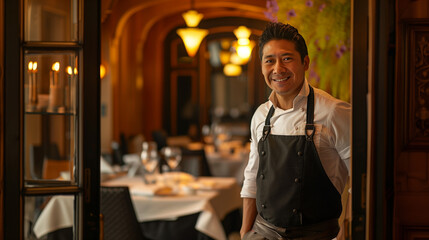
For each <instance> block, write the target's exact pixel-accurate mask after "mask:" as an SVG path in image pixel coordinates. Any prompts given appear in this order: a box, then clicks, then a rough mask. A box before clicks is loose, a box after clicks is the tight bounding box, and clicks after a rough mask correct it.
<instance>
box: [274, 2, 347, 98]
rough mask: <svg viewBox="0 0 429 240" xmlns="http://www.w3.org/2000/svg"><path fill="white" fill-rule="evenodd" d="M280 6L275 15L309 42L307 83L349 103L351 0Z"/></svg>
mask: <svg viewBox="0 0 429 240" xmlns="http://www.w3.org/2000/svg"><path fill="white" fill-rule="evenodd" d="M268 1H269V2H271V4H272V2H273V1H272V0H268ZM277 4H278V11H277V12H276V13H273V15H275V16H276V17H277V19H278V21H279V22H283V23H289V24H291V25H292V26H294V27H296V28H298V30H299V32H300V33H301V35H302V36H303V37H304V39H305V40H306V42H307V46H308V51H309V56H310V69H309V71H307V79H308V81H309V82H310V83H311V84H312V85H313V86H316V87H319V88H321V89H323V90H325V91H327V92H329V93H330V94H332V95H333V96H334V97H337V98H340V99H342V100H345V101H350V57H351V56H350V49H351V48H350V43H351V42H350V38H351V35H350V27H351V22H350V19H351V9H350V0H277ZM267 6H268V4H267ZM276 10H277V9H276Z"/></svg>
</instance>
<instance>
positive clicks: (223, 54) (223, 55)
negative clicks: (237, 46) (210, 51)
mask: <svg viewBox="0 0 429 240" xmlns="http://www.w3.org/2000/svg"><path fill="white" fill-rule="evenodd" d="M230 57H231V52H230V51H220V53H219V58H220V62H221V63H222V65H225V64H227V63H228V62H229V58H230Z"/></svg>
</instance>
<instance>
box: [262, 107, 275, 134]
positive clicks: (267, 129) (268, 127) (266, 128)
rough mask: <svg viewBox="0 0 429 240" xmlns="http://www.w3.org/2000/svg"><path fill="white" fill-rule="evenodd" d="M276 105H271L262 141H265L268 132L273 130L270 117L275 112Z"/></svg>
mask: <svg viewBox="0 0 429 240" xmlns="http://www.w3.org/2000/svg"><path fill="white" fill-rule="evenodd" d="M274 110H275V109H274V106H271V108H270V111H269V112H268V115H267V118H266V119H265V125H264V131H263V132H262V141H265V139H266V138H267V136H268V134H270V132H271V122H270V119H271V117H272V116H273V114H274Z"/></svg>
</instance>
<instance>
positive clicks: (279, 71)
mask: <svg viewBox="0 0 429 240" xmlns="http://www.w3.org/2000/svg"><path fill="white" fill-rule="evenodd" d="M273 72H274V74H282V73H284V72H286V68H285V66H284V65H283V64H282V62H280V61H277V62H276V64H275V65H274V69H273Z"/></svg>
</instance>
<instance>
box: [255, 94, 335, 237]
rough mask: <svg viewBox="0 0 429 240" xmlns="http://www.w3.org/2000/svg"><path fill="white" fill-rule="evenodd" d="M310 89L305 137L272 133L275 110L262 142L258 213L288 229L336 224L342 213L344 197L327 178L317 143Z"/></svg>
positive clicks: (268, 117) (267, 120) (260, 147)
mask: <svg viewBox="0 0 429 240" xmlns="http://www.w3.org/2000/svg"><path fill="white" fill-rule="evenodd" d="M309 87H310V94H309V95H308V98H307V122H306V127H305V135H297V136H285V135H272V134H270V130H271V126H270V119H271V117H272V115H273V114H274V107H271V109H270V111H269V113H268V115H267V118H266V120H265V126H264V130H263V136H262V138H261V139H260V141H259V143H258V152H259V159H260V160H259V169H258V173H257V180H256V182H257V196H256V205H257V209H258V213H259V215H260V216H261V217H262V218H263V219H264V220H266V221H267V222H268V223H270V224H272V225H274V226H277V227H281V228H286V229H287V228H291V227H292V228H293V227H305V226H310V225H314V224H319V223H322V222H325V221H332V219H338V217H339V216H340V214H341V211H342V205H341V194H340V193H339V192H338V191H337V190H336V188H335V187H334V185H333V184H332V182H331V180H330V179H329V177H328V176H327V175H326V173H325V170H324V169H323V166H322V164H321V162H320V159H319V155H318V153H317V150H316V147H315V145H314V142H313V135H314V132H315V131H316V129H315V127H314V125H313V118H314V92H313V88H312V87H311V86H309Z"/></svg>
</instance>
